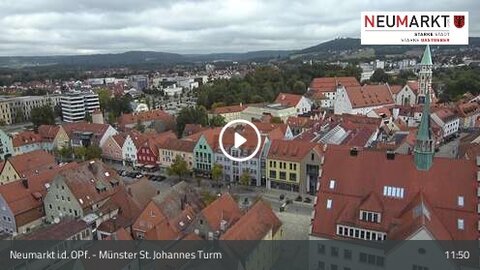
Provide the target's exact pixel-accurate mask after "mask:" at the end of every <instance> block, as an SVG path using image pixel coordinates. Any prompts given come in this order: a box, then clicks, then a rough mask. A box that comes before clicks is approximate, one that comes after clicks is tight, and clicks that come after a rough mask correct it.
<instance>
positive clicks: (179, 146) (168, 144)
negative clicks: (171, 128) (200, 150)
mask: <svg viewBox="0 0 480 270" xmlns="http://www.w3.org/2000/svg"><path fill="white" fill-rule="evenodd" d="M196 144H197V141H193V140H186V139H177V138H169V139H167V140H165V141H164V142H163V143H162V144H159V146H158V148H159V149H165V150H172V151H179V152H188V153H192V152H193V149H194V148H195V145H196Z"/></svg>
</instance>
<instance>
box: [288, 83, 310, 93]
mask: <svg viewBox="0 0 480 270" xmlns="http://www.w3.org/2000/svg"><path fill="white" fill-rule="evenodd" d="M292 90H293V93H294V94H299V95H303V94H305V92H306V91H307V86H306V84H305V83H304V82H302V81H296V82H295V83H294V84H293V89H292Z"/></svg>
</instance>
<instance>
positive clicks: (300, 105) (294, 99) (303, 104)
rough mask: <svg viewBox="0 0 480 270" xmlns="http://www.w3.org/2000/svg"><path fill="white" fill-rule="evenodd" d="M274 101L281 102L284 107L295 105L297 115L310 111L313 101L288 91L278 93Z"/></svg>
mask: <svg viewBox="0 0 480 270" xmlns="http://www.w3.org/2000/svg"><path fill="white" fill-rule="evenodd" d="M274 103H278V104H281V105H282V106H285V107H295V109H296V110H297V114H299V115H301V114H305V113H308V112H310V111H311V110H312V105H313V102H312V101H311V100H310V99H308V98H306V97H304V96H302V95H294V94H288V93H279V94H278V96H277V98H276V99H275V101H274Z"/></svg>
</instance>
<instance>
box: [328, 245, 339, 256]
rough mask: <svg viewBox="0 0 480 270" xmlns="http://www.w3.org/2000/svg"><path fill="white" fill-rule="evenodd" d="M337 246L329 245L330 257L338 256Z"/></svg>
mask: <svg viewBox="0 0 480 270" xmlns="http://www.w3.org/2000/svg"><path fill="white" fill-rule="evenodd" d="M338 253H339V252H338V247H331V248H330V255H331V256H332V257H338Z"/></svg>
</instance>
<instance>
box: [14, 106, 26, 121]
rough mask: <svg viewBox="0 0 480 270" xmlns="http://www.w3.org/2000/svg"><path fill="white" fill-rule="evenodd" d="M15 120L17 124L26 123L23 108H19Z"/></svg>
mask: <svg viewBox="0 0 480 270" xmlns="http://www.w3.org/2000/svg"><path fill="white" fill-rule="evenodd" d="M14 120H15V123H22V122H23V121H25V114H24V113H23V109H22V108H17V110H16V113H15V119H14Z"/></svg>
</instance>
